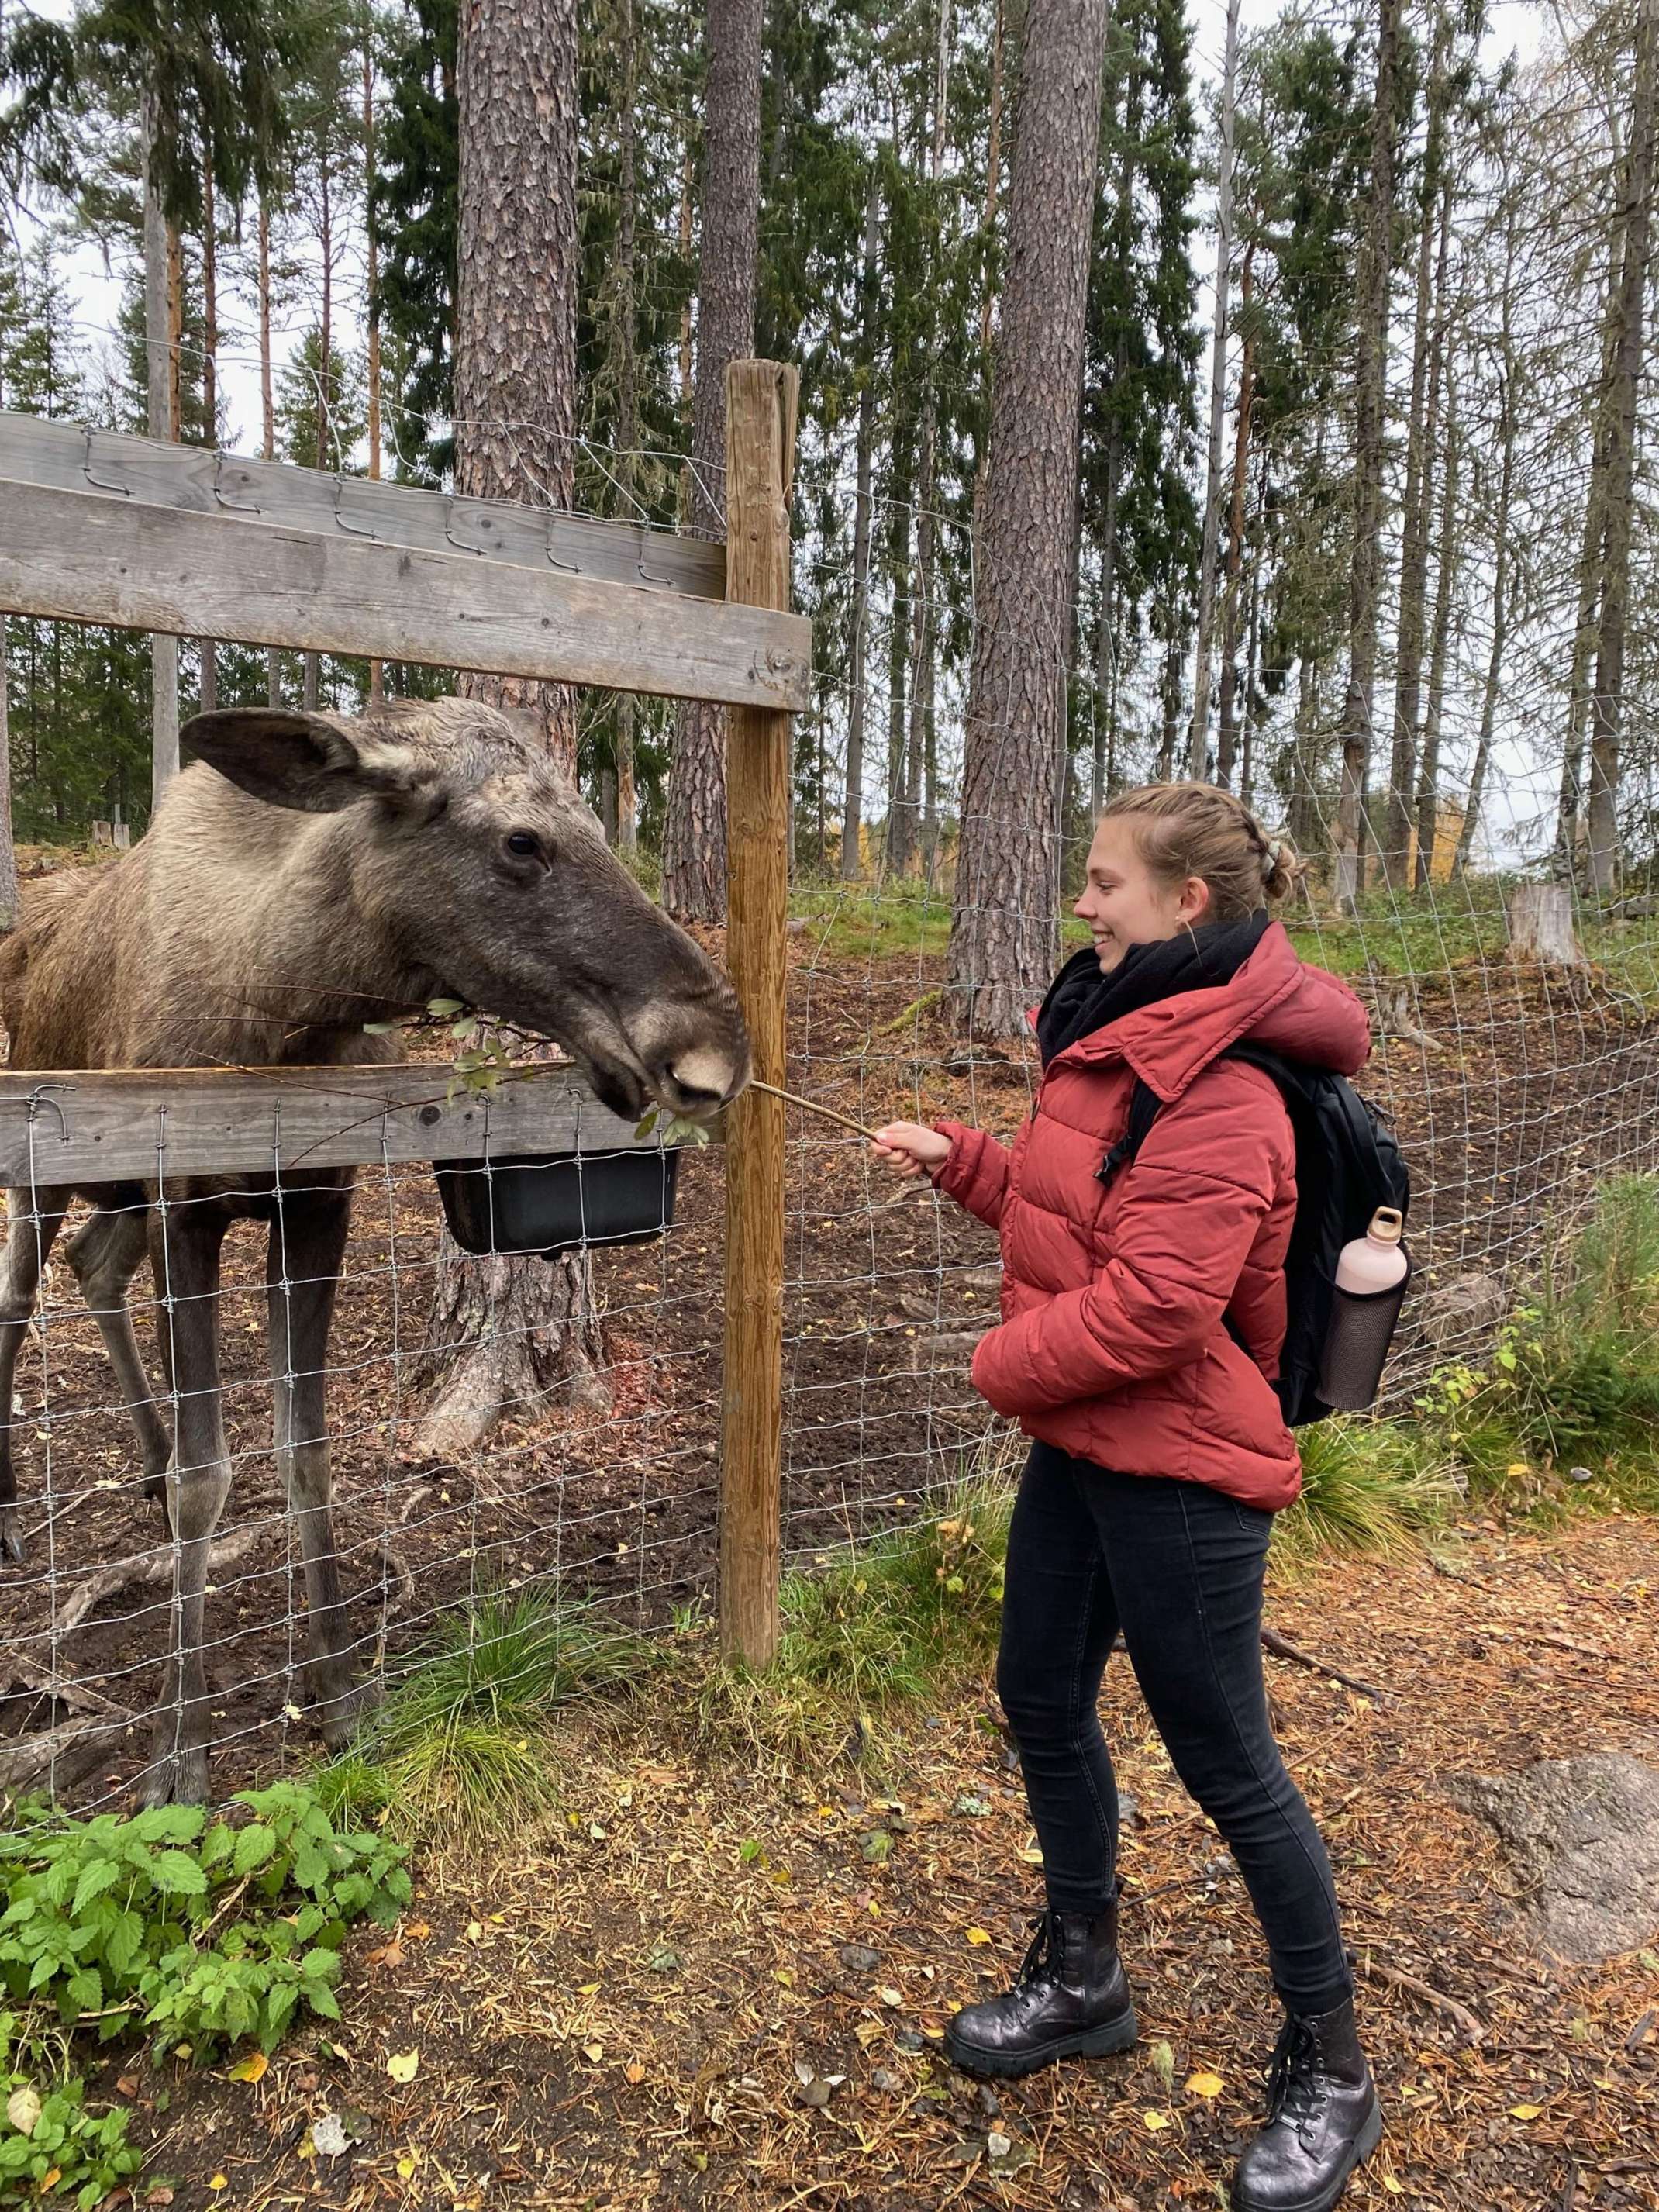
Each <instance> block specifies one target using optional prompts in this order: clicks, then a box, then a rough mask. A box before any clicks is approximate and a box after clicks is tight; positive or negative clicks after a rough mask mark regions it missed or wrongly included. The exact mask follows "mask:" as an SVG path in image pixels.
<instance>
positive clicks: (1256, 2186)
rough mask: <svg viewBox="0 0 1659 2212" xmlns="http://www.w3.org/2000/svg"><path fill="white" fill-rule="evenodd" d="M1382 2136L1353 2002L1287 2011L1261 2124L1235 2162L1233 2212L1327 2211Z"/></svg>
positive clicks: (1380, 2120) (1275, 2054)
mask: <svg viewBox="0 0 1659 2212" xmlns="http://www.w3.org/2000/svg"><path fill="white" fill-rule="evenodd" d="M1382 2135H1383V2114H1382V2112H1381V2110H1380V2108H1379V2107H1378V2105H1377V2101H1376V2089H1375V2088H1374V2087H1373V2086H1372V2083H1371V2077H1370V2069H1368V2067H1367V2066H1366V2064H1365V2060H1364V2054H1363V2053H1362V2051H1360V2048H1359V2039H1358V2034H1357V2033H1355V2029H1354V2019H1353V2003H1352V1999H1350V2000H1349V2002H1347V2003H1346V2004H1340V2005H1338V2006H1337V2008H1336V2009H1335V2010H1334V2012H1325V2013H1315V2014H1311V2015H1297V2014H1294V2013H1293V2014H1291V2016H1290V2018H1289V2019H1288V2020H1287V2021H1285V2029H1284V2033H1282V2034H1281V2035H1280V2037H1279V2045H1278V2048H1277V2049H1276V2050H1275V2051H1274V2052H1273V2073H1272V2075H1270V2077H1269V2080H1268V2085H1267V2126H1266V2127H1265V2128H1264V2129H1263V2130H1261V2134H1260V2135H1259V2136H1257V2137H1256V2139H1255V2142H1253V2143H1252V2144H1251V2145H1250V2147H1249V2149H1248V2150H1247V2151H1246V2152H1245V2154H1244V2155H1243V2158H1241V2159H1240V2160H1239V2161H1238V2172H1237V2175H1236V2176H1235V2178H1234V2180H1233V2206H1234V2212H1331V2207H1332V2206H1333V2205H1334V2203H1336V2200H1337V2198H1338V2197H1340V2196H1341V2194H1342V2191H1344V2190H1345V2189H1346V2187H1347V2185H1348V2177H1349V2175H1350V2174H1351V2173H1352V2172H1353V2171H1354V2169H1355V2167H1356V2166H1363V2165H1364V2162H1365V2160H1367V2159H1368V2158H1369V2157H1370V2154H1371V2153H1372V2152H1373V2151H1374V2150H1375V2149H1376V2146H1377V2144H1378V2142H1380V2141H1381V2139H1382Z"/></svg>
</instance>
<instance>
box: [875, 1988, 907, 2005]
mask: <svg viewBox="0 0 1659 2212" xmlns="http://www.w3.org/2000/svg"><path fill="white" fill-rule="evenodd" d="M876 1995H877V1996H878V1997H879V1998H880V1999H881V2001H882V2002H883V2003H884V2005H895V2006H896V2005H902V2003H903V2002H904V1992H903V1990H896V1989H892V1988H883V1989H880V1990H877V1992H876Z"/></svg>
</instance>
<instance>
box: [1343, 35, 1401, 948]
mask: <svg viewBox="0 0 1659 2212" xmlns="http://www.w3.org/2000/svg"><path fill="white" fill-rule="evenodd" d="M1399 61H1400V0H1378V5H1377V37H1376V91H1375V94H1374V104H1373V106H1372V110H1371V173H1370V192H1369V194H1368V198H1367V207H1366V216H1365V233H1364V238H1363V239H1362V240H1361V241H1360V250H1359V265H1358V283H1357V286H1356V291H1357V295H1358V296H1357V299H1356V302H1355V307H1356V317H1357V324H1358V329H1357V333H1356V335H1357V341H1358V343H1357V345H1356V349H1355V368H1354V505H1353V552H1352V561H1351V565H1350V568H1349V571H1348V686H1347V693H1346V699H1345V701H1344V704H1343V710H1342V783H1341V789H1340V794H1339V797H1338V799H1337V810H1336V836H1335V840H1334V842H1335V846H1336V896H1337V902H1338V904H1339V905H1340V906H1345V907H1349V908H1352V905H1353V902H1354V901H1355V900H1356V898H1357V897H1358V895H1359V892H1360V890H1361V888H1362V885H1363V879H1364V858H1363V851H1362V848H1363V845H1364V838H1365V832H1366V823H1365V818H1364V808H1365V792H1366V786H1367V783H1368V781H1369V780H1370V764H1371V708H1372V699H1373V694H1374V692H1375V690H1376V634H1377V601H1378V597H1379V586H1380V582H1381V571H1382V559H1383V543H1382V540H1383V464H1384V459H1385V452H1384V432H1385V428H1386V422H1385V419H1384V417H1385V411H1386V401H1387V397H1388V371H1389V289H1390V285H1389V278H1390V276H1391V273H1392V267H1393V261H1392V246H1391V239H1392V231H1393V225H1394V172H1395V83H1396V80H1397V78H1398V76H1399Z"/></svg>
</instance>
